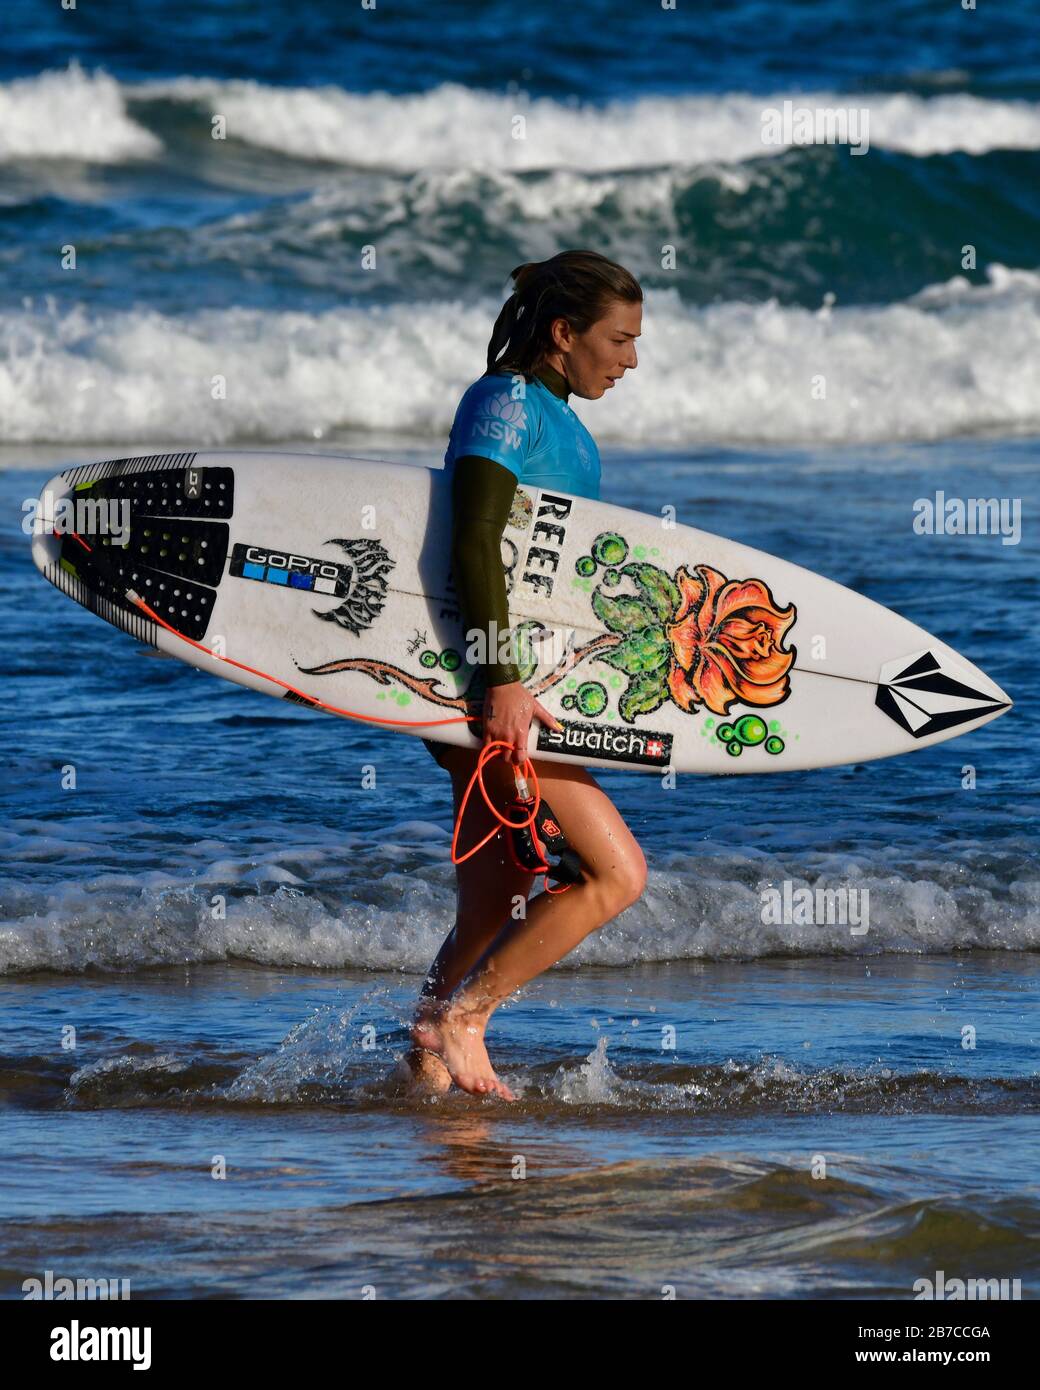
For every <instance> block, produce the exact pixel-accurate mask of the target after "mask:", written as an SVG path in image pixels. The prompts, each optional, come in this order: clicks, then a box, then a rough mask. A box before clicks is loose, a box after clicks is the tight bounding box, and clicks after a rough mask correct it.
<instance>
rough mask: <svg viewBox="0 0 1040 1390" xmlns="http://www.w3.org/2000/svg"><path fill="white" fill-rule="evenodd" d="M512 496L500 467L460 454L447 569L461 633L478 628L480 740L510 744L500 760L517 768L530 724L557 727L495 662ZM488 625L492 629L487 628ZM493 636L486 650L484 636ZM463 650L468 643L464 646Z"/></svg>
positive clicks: (506, 665) (513, 672)
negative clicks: (483, 688) (482, 689)
mask: <svg viewBox="0 0 1040 1390" xmlns="http://www.w3.org/2000/svg"><path fill="white" fill-rule="evenodd" d="M515 491H516V475H515V474H514V473H511V472H510V471H509V469H508V468H506V467H504V466H503V465H502V464H500V463H495V462H494V461H493V460H492V459H486V458H481V457H480V456H479V455H475V454H466V455H464V456H463V457H462V458H460V459H457V460H456V462H455V477H454V480H453V487H452V514H453V522H452V564H453V567H454V575H455V590H456V592H457V594H458V596H459V607H460V609H461V612H462V617H463V622H464V624H465V630H466V632H467V633H468V632H469V631H470V630H472V629H473V628H480V629H481V630H482V631H483V632H484V634H485V638H486V642H487V650H486V652H485V655H486V656H487V658H488V659H487V660H486V661H484V662H481V663H480V664H481V666H482V667H483V670H484V678H485V681H486V684H487V693H486V695H485V698H484V730H483V736H484V741H485V742H488V741H490V740H501V741H502V742H503V743H508V744H510V745H511V747H512V749H513V752H512V754H507V755H506V761H507V762H511V763H513V764H515V765H517V766H521V765H522V764H523V761H524V758H525V757H526V756H527V752H526V750H527V740H528V737H529V734H530V729H531V720H532V719H539V720H541V722H542V723H543V724H547V725H549V726H550V727H551V728H554V729H562V728H563V726H562V725H561V724H560V722H559V720H558V719H556V718H555V716H554V715H552V714H550V713H549V711H548V710H547V709H546V708H545V707H544V706H543V705H542V704H540V703H539V702H538V701H537V700H536V699H534V698H533V696H532V695H531V694H530V693H529V692H528V691H527V690H526V689H525V688H524V686H523V684H522V682H521V680H520V672H519V670H518V669H517V667H516V666H515V665H514V664H513V663H512V662H508V661H505V662H502V661H499V659H498V651H497V649H496V648H497V643H498V642H499V641H500V640H501V637H502V635H503V634H504V633H505V632H506V631H507V630H508V628H509V603H508V599H507V596H506V577H505V574H504V573H503V570H502V532H503V531H504V530H505V527H506V522H507V521H508V520H509V509H510V507H511V506H512V503H513V494H514V493H515ZM492 620H493V621H494V622H495V624H496V626H495V627H494V628H492V627H491V622H492ZM491 632H494V633H495V634H496V643H495V646H494V647H492V645H491V642H490V637H489V634H490V633H491ZM467 645H468V643H467Z"/></svg>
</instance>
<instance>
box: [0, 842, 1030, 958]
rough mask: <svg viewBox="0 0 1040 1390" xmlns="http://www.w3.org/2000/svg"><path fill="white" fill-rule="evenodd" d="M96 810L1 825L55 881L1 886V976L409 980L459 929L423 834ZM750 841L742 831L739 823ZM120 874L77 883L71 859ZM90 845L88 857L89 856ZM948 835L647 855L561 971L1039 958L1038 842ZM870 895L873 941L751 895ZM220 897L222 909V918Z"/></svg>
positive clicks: (16, 853)
mask: <svg viewBox="0 0 1040 1390" xmlns="http://www.w3.org/2000/svg"><path fill="white" fill-rule="evenodd" d="M153 832H154V826H148V825H140V824H136V825H135V824H134V823H130V824H127V825H125V826H124V825H117V824H116V823H115V822H113V821H110V820H105V819H103V818H100V817H96V818H92V820H91V821H90V822H88V823H84V822H74V823H70V824H69V825H68V826H67V827H66V826H63V825H62V824H61V823H59V822H56V823H54V824H51V825H48V823H46V822H41V821H30V820H16V821H14V822H11V823H9V824H8V826H6V827H5V828H4V829H3V830H2V831H0V848H2V849H3V851H4V853H5V857H6V858H7V860H8V861H9V862H11V863H29V862H37V863H39V862H40V861H41V860H42V861H46V862H47V863H48V864H49V865H52V866H54V870H58V869H59V866H60V871H61V872H63V874H64V877H62V878H58V879H57V881H51V882H48V883H47V885H46V886H35V885H33V886H24V887H19V888H12V887H7V888H6V889H5V890H4V892H3V897H2V899H0V903H2V906H0V914H2V915H0V974H17V973H21V972H24V971H29V970H36V969H49V970H56V971H60V972H70V973H76V972H79V971H82V970H85V969H88V968H90V967H95V968H99V969H102V970H115V971H118V970H126V969H136V968H138V967H141V966H149V965H164V964H168V965H176V964H183V963H184V962H186V961H199V962H202V961H222V960H238V961H251V962H254V963H256V964H259V965H271V966H279V967H289V966H301V967H305V968H310V969H319V970H341V969H348V968H353V969H362V970H372V971H391V972H397V971H404V972H408V973H421V972H424V971H425V970H426V969H428V967H429V964H430V962H431V961H432V960H433V958H434V957H435V955H436V954H437V951H438V949H439V948H440V945H441V943H442V941H443V939H444V937H445V936H446V935H447V933H448V931H449V930H450V929H451V926H452V923H453V921H454V917H455V905H456V904H455V876H454V871H453V869H452V866H451V863H450V861H449V858H448V853H447V844H446V841H447V838H448V837H447V833H446V831H445V830H444V829H443V828H442V827H439V826H435V825H433V824H432V823H431V822H428V821H422V820H419V821H407V822H403V823H401V824H397V825H394V826H392V827H388V828H387V829H386V831H385V833H384V834H383V835H382V836H381V837H380V839H379V841H378V843H377V844H373V843H372V842H371V840H370V839H369V838H368V837H366V836H362V835H360V834H358V833H355V832H350V831H342V830H337V831H335V832H333V831H332V830H330V829H323V828H322V827H320V826H316V825H312V826H308V827H307V829H306V835H303V834H301V833H299V831H298V828H296V827H294V826H292V825H282V824H278V823H267V822H265V823H256V824H253V823H250V822H249V821H247V820H243V821H240V822H238V823H237V824H236V829H235V848H236V850H237V851H238V852H237V853H236V854H234V855H232V854H229V852H228V851H229V846H228V845H226V844H225V843H223V842H222V841H219V840H204V841H200V842H198V843H192V842H190V841H188V840H184V839H177V838H176V837H175V838H173V839H171V840H169V841H166V842H164V843H163V844H162V845H161V846H157V845H156V843H155V840H154V835H153ZM748 833H749V835H751V836H752V838H753V833H754V827H750V828H749V832H748ZM117 840H118V843H119V845H120V867H119V871H118V872H112V871H103V872H102V873H100V874H98V875H97V876H94V875H93V874H92V875H91V876H90V877H89V878H87V877H86V876H85V872H84V865H83V860H84V858H85V857H88V858H92V859H93V862H95V863H97V862H101V863H106V862H108V861H109V860H110V858H111V849H112V845H113V843H115V842H116V841H117ZM85 851H86V852H88V853H87V854H85ZM995 852H996V851H995V849H994V846H992V845H990V844H981V843H980V844H973V843H972V842H970V841H965V840H964V839H963V837H961V838H959V839H958V840H957V841H956V843H955V844H951V845H950V846H949V847H947V848H946V849H943V850H941V851H940V850H939V849H934V850H933V851H932V852H931V854H930V855H926V854H924V853H917V854H914V855H912V856H909V857H908V856H906V855H904V856H903V857H902V858H901V857H900V856H899V854H898V853H897V851H895V850H894V849H892V848H886V847H885V846H883V845H882V846H879V847H878V848H877V849H876V850H872V851H870V852H869V853H868V852H864V853H862V854H857V855H852V854H806V853H800V854H783V855H780V854H775V853H773V854H771V853H768V852H765V851H761V850H744V849H736V848H733V847H732V846H729V845H726V844H722V843H720V844H714V843H711V842H707V841H704V842H698V844H697V846H696V851H695V852H694V851H690V850H687V849H684V850H681V851H676V852H674V853H671V854H669V853H664V852H662V853H658V854H657V855H655V857H654V862H653V864H652V865H651V871H650V879H649V883H648V886H647V889H646V891H645V893H644V894H643V896H642V898H640V900H639V901H638V902H637V903H636V904H635V905H634V906H633V907H631V908H629V909H628V910H627V911H626V912H624V913H622V914H621V915H620V916H619V917H617V918H615V920H614V921H613V922H611V923H609V924H608V925H607V926H606V927H604V928H603V929H601V930H600V931H597V932H593V933H592V934H591V935H590V936H588V937H587V938H586V939H585V940H584V941H583V942H582V943H581V945H580V946H579V947H578V948H577V949H576V950H575V951H573V952H572V953H571V954H570V955H569V956H567V957H566V958H565V961H564V962H563V965H562V968H564V969H581V968H582V967H584V966H587V965H602V966H610V967H624V966H628V965H633V964H644V963H648V962H655V961H673V960H700V959H705V960H722V959H756V958H760V957H765V956H771V955H796V956H816V955H855V956H863V955H867V956H869V955H874V954H877V953H879V952H909V953H913V954H917V953H948V952H951V951H954V950H964V949H978V950H1009V951H1030V950H1032V951H1035V950H1037V949H1040V879H1038V877H1037V873H1036V863H1035V858H1034V857H1033V848H1032V845H1031V844H1028V843H1027V842H1025V841H1022V842H1020V843H1017V844H1016V843H1012V842H1010V841H1009V842H1007V843H1006V844H1004V845H1003V846H1002V847H1001V850H1000V853H999V855H998V856H997V863H996V866H994V854H995ZM785 879H789V880H791V882H792V886H793V888H794V889H795V890H797V889H799V888H810V889H819V888H823V889H827V888H832V889H833V888H842V887H845V888H849V887H854V888H856V889H857V890H859V891H860V892H862V890H864V889H867V890H869V913H870V918H869V932H868V933H867V935H865V936H862V935H854V934H853V933H852V931H851V930H850V927H849V926H848V925H845V926H843V925H841V924H840V923H838V922H833V923H831V924H826V923H824V922H820V923H817V924H815V925H800V924H797V923H788V924H783V923H781V924H777V925H766V924H764V923H763V920H762V917H763V911H762V907H763V896H762V894H763V889H765V888H768V887H774V888H775V887H776V886H777V885H778V884H780V883H781V882H782V881H783V880H785ZM218 895H219V896H221V897H223V899H224V909H225V913H224V915H220V913H219V911H218V912H216V915H215V904H216V903H217V901H218Z"/></svg>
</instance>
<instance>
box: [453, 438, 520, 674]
mask: <svg viewBox="0 0 1040 1390" xmlns="http://www.w3.org/2000/svg"><path fill="white" fill-rule="evenodd" d="M515 492H516V475H515V474H514V473H511V472H510V471H509V469H508V468H506V467H504V466H503V465H502V464H500V463H495V462H494V460H493V459H486V458H481V457H480V456H479V455H477V454H466V455H465V456H464V457H462V458H460V459H456V461H455V476H454V479H453V486H452V535H451V558H452V566H453V570H454V575H455V590H456V593H457V594H458V596H459V606H460V609H461V612H462V619H463V624H464V629H465V631H466V633H467V634H468V633H469V631H470V629H471V628H480V629H481V631H482V632H484V633H488V632H490V631H496V632H497V633H498V634H499V638H501V635H502V634H503V633H504V632H505V631H506V630H507V628H508V627H509V603H508V599H507V596H506V577H505V574H504V572H503V570H502V532H503V531H504V530H505V527H506V522H507V521H508V520H509V509H510V507H511V506H512V503H513V494H514V493H515ZM492 620H494V622H495V624H496V627H495V628H494V629H492V628H491V626H490V625H491V622H492ZM466 645H467V646H468V645H469V638H468V637H467V642H466ZM488 654H489V656H490V658H491V660H490V661H488V662H484V663H481V664H482V666H483V671H484V679H485V682H486V684H487V685H489V686H491V685H509V684H510V683H511V682H513V681H518V680H519V679H520V672H519V670H518V669H517V667H516V666H515V665H513V664H512V663H510V662H500V661H499V660H498V659H497V658H498V652H497V650H493V649H491V647H490V646H489V648H488Z"/></svg>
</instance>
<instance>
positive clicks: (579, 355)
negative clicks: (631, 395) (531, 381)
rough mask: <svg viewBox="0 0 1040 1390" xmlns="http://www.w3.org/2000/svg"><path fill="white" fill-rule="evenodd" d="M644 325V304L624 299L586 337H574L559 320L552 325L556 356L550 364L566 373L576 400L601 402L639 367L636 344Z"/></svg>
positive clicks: (550, 359)
mask: <svg viewBox="0 0 1040 1390" xmlns="http://www.w3.org/2000/svg"><path fill="white" fill-rule="evenodd" d="M642 324H643V306H642V304H639V303H636V304H629V303H626V302H625V301H624V300H621V299H618V300H615V301H614V303H613V304H612V305H611V307H610V308H609V309H608V310H607V312H606V314H604V316H603V317H602V318H601V319H599V320H598V321H597V322H596V323H594V324H593V325H592V327H591V328H590V329H589V330H588V332H587V333H575V332H573V330H572V329H571V326H570V324H569V323H568V322H567V320H566V319H557V320H556V321H555V323H554V324H553V340H554V341H555V343H556V346H557V352H556V354H555V355H553V356H550V358H549V361H550V362H551V363H552V365H553V366H554V367H556V368H557V370H559V371H561V372H563V374H564V376H565V377H566V378H567V380H568V382H569V383H570V388H571V390H572V391H573V393H574V394H575V395H576V396H581V398H582V399H583V400H586V401H596V400H599V398H600V396H602V395H605V394H606V392H607V391H611V390H613V388H614V382H615V381H617V379H618V378H619V377H621V376H623V375H624V374H625V372H627V371H630V370H631V369H632V368H633V367H636V366H638V361H637V359H636V344H635V340H636V339H637V338H638V337H639V335H640V333H641V332H642ZM561 358H562V364H561V362H560V360H559V359H561Z"/></svg>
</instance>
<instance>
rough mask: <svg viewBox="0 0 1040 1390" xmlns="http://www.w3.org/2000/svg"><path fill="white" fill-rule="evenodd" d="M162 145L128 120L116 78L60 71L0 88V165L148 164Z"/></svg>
mask: <svg viewBox="0 0 1040 1390" xmlns="http://www.w3.org/2000/svg"><path fill="white" fill-rule="evenodd" d="M161 151H162V142H161V141H160V140H159V139H157V138H156V136H154V135H152V134H151V132H150V131H147V130H146V129H145V128H144V127H143V126H141V125H138V123H137V122H136V121H134V120H132V119H131V118H130V116H129V115H128V114H127V110H126V99H125V93H124V89H123V88H122V87H121V86H120V84H119V82H117V81H116V79H115V78H114V77H110V76H109V75H108V74H107V73H105V72H102V71H97V72H94V73H86V72H84V71H83V69H82V68H81V67H80V65H79V64H78V63H77V62H75V61H73V62H72V63H70V64H69V66H68V68H66V69H65V70H64V71H57V72H43V73H40V74H39V75H38V76H36V77H19V78H16V79H15V80H14V81H13V82H3V83H0V160H11V159H79V160H87V161H91V162H93V163H96V164H118V163H121V162H123V161H125V160H129V159H147V158H149V157H151V156H153V155H156V154H159V153H161Z"/></svg>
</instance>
